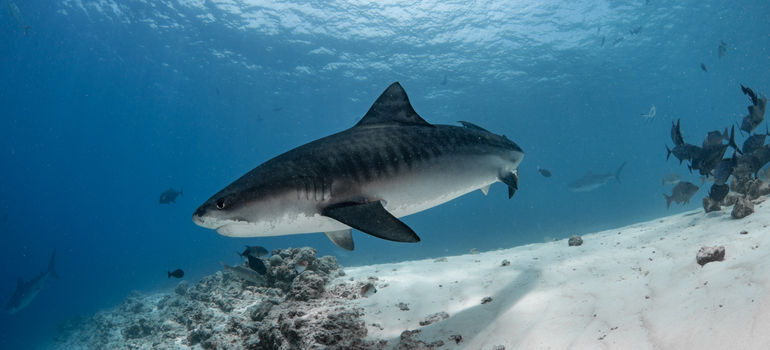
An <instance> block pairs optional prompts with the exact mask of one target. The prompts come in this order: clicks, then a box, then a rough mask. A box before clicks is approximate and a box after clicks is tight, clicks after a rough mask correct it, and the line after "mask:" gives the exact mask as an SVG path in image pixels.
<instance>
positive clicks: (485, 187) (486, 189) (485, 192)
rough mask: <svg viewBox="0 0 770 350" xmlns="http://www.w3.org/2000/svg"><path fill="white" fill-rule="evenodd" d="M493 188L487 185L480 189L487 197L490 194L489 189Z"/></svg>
mask: <svg viewBox="0 0 770 350" xmlns="http://www.w3.org/2000/svg"><path fill="white" fill-rule="evenodd" d="M491 186H492V185H486V186H484V187H482V188H480V190H481V193H483V194H484V195H485V196H486V195H488V194H489V188H490V187H491Z"/></svg>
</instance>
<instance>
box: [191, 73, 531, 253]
mask: <svg viewBox="0 0 770 350" xmlns="http://www.w3.org/2000/svg"><path fill="white" fill-rule="evenodd" d="M461 123H462V124H463V127H458V126H450V125H434V124H429V123H428V122H426V121H425V120H424V119H422V118H421V117H420V116H419V115H418V114H417V112H415V111H414V109H413V108H412V105H411V104H410V103H409V98H408V97H407V96H406V92H404V89H403V88H402V87H401V85H400V84H399V83H393V84H392V85H390V87H388V88H387V89H386V90H385V92H383V93H382V95H380V97H379V98H378V99H377V101H375V102H374V104H373V105H372V107H371V108H370V109H369V111H368V112H367V113H366V115H364V117H363V118H362V119H361V120H360V121H359V122H358V124H356V125H355V126H353V127H352V128H350V129H348V130H345V131H342V132H340V133H337V134H334V135H331V136H327V137H324V138H322V139H319V140H316V141H313V142H310V143H308V144H305V145H302V146H300V147H297V148H295V149H293V150H291V151H288V152H286V153H284V154H281V155H279V156H277V157H275V158H273V159H271V160H268V161H267V162H265V163H264V164H262V165H260V166H258V167H256V168H254V169H253V170H251V171H250V172H248V173H247V174H246V175H244V176H242V177H241V178H240V179H238V180H236V181H235V182H233V183H232V184H230V185H229V186H227V187H225V188H224V189H223V190H221V191H219V192H218V193H217V194H215V195H214V196H212V197H211V198H210V199H209V200H207V201H206V202H205V203H203V205H201V206H200V207H199V208H198V210H196V211H195V213H194V214H193V221H194V222H195V223H196V224H198V225H200V226H203V227H207V228H211V229H216V230H217V232H219V233H220V234H222V235H225V236H235V237H255V236H278V235H289V234H298V233H311V232H324V233H326V235H327V237H329V239H330V240H331V241H332V242H333V243H334V244H336V245H337V246H339V247H341V248H344V249H348V250H352V249H353V239H352V236H351V227H352V228H355V229H357V230H360V231H363V232H365V233H368V234H370V235H372V236H375V237H379V238H382V239H387V240H391V241H398V242H418V241H419V240H420V238H419V237H418V236H417V234H415V233H414V231H412V229H411V228H409V227H408V226H407V225H406V224H404V223H403V222H401V221H400V220H399V219H398V218H399V217H403V216H406V215H410V214H414V213H417V212H420V211H423V210H426V209H429V208H432V207H435V206H437V205H439V204H442V203H445V202H447V201H450V200H452V199H454V198H457V197H459V196H461V195H463V194H466V193H469V192H471V191H474V190H477V189H480V190H482V191H483V192H484V194H486V193H487V192H488V190H489V187H490V185H491V184H492V183H495V182H498V181H500V182H503V183H505V184H506V185H507V186H508V197H509V198H510V197H511V196H513V194H514V192H516V190H517V188H518V165H519V163H520V162H521V161H522V159H523V157H524V152H523V151H522V150H521V148H520V147H519V146H518V145H516V144H515V143H514V142H512V141H511V140H509V139H508V138H506V137H505V136H500V135H496V134H493V133H491V132H489V131H487V130H484V129H483V128H481V127H478V126H476V125H474V124H471V123H468V122H461Z"/></svg>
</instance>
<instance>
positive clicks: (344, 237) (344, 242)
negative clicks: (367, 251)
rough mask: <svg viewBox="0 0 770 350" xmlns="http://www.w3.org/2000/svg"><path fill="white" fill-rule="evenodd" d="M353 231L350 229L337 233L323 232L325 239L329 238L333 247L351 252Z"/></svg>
mask: <svg viewBox="0 0 770 350" xmlns="http://www.w3.org/2000/svg"><path fill="white" fill-rule="evenodd" d="M352 231H353V230H351V229H349V228H348V229H344V230H339V231H331V232H324V234H325V235H326V237H328V238H329V240H330V241H332V243H334V245H336V246H338V247H340V248H342V249H345V250H353V248H354V245H353V233H352Z"/></svg>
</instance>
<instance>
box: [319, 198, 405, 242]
mask: <svg viewBox="0 0 770 350" xmlns="http://www.w3.org/2000/svg"><path fill="white" fill-rule="evenodd" d="M321 215H323V216H328V217H330V218H332V219H334V220H337V221H339V222H341V223H343V224H345V225H348V226H350V227H352V228H354V229H356V230H360V231H363V232H364V233H368V234H370V235H372V236H374V237H377V238H382V239H387V240H389V241H396V242H419V241H420V237H417V234H416V233H414V231H412V229H411V228H409V226H406V224H404V223H403V222H401V220H399V219H397V218H396V217H395V216H393V215H391V214H390V213H389V212H388V211H387V210H385V208H384V207H383V206H382V203H380V202H379V201H377V202H368V203H339V204H335V205H333V206H329V207H326V208H324V210H323V211H321ZM332 241H333V240H332Z"/></svg>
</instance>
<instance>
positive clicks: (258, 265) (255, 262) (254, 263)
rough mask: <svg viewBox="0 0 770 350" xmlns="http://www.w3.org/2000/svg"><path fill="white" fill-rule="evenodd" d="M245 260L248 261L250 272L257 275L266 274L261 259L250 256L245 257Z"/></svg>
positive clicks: (265, 268)
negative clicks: (254, 272)
mask: <svg viewBox="0 0 770 350" xmlns="http://www.w3.org/2000/svg"><path fill="white" fill-rule="evenodd" d="M246 258H247V259H248V261H249V267H250V268H251V269H252V270H254V271H257V273H259V274H260V275H264V274H265V273H267V267H266V266H265V263H264V262H263V261H262V259H260V258H257V257H253V256H251V255H249V256H247V257H246Z"/></svg>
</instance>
